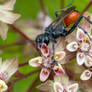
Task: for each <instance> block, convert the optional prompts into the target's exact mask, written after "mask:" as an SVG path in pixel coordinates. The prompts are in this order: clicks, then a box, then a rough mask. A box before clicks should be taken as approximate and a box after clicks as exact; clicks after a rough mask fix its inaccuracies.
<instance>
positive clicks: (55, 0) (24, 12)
mask: <svg viewBox="0 0 92 92" xmlns="http://www.w3.org/2000/svg"><path fill="white" fill-rule="evenodd" d="M89 1H90V0H74V2H73V5H75V6H76V8H77V10H79V11H82V10H83V9H84V8H85V6H86V5H87V4H88V3H89ZM70 2H71V0H65V6H66V5H67V4H68V3H70ZM44 4H45V7H46V10H47V12H48V14H49V16H50V17H51V18H53V19H55V14H54V13H55V11H57V10H58V9H60V7H61V0H44ZM40 11H41V8H40V3H39V0H16V4H15V10H14V12H16V13H19V14H21V18H20V19H34V20H36V19H37V15H38V13H39V12H40ZM88 11H89V12H92V7H90V9H89V10H88ZM18 36H19V34H18V33H16V32H15V31H13V30H12V29H11V28H10V29H9V32H8V36H7V40H5V41H3V40H2V39H1V37H0V45H7V44H11V43H14V42H17V41H18ZM23 48H24V45H23V46H12V47H8V46H6V48H2V49H0V52H1V54H0V57H2V58H3V60H5V59H7V58H12V57H13V56H17V57H18V59H19V63H22V62H25V61H27V60H29V58H30V57H32V54H31V55H30V57H28V58H25V57H24V56H23V52H22V50H23ZM34 69H35V68H32V67H31V68H30V67H29V66H25V67H23V68H20V69H19V70H20V71H21V72H23V73H24V74H26V73H29V72H30V71H33V70H34ZM36 76H37V74H34V75H32V76H30V77H28V78H26V79H23V80H21V81H19V82H17V83H16V84H15V85H14V88H13V89H14V91H11V92H26V91H27V89H28V88H29V85H30V84H31V83H32V81H33V80H34V79H35V78H36ZM38 84H39V83H38ZM32 92H38V91H37V90H36V89H35V87H34V89H33V91H32Z"/></svg>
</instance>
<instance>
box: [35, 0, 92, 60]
mask: <svg viewBox="0 0 92 92" xmlns="http://www.w3.org/2000/svg"><path fill="white" fill-rule="evenodd" d="M72 2H73V0H72ZM72 2H71V3H72ZM71 3H70V4H69V5H71ZM69 5H68V6H69ZM68 6H67V7H68ZM67 7H65V8H64V9H63V10H59V11H57V12H56V13H55V14H56V19H55V20H54V21H53V22H52V23H51V24H50V25H49V26H48V27H47V28H46V29H45V33H43V34H40V35H38V36H37V37H36V47H37V49H38V48H39V47H40V46H41V44H42V43H45V44H47V45H48V44H49V42H50V41H51V42H52V49H53V61H55V59H54V52H55V43H56V39H57V38H59V37H65V36H67V35H69V34H70V33H72V32H73V31H74V29H75V28H76V27H77V26H78V24H79V23H80V21H81V19H82V18H85V19H86V20H87V21H88V22H89V23H91V24H92V22H91V21H90V20H89V19H88V18H86V17H85V16H80V12H79V11H77V10H75V7H74V6H72V7H70V8H68V9H66V8H67ZM61 11H62V13H61V14H60V15H59V14H58V13H59V12H61ZM70 24H73V26H72V27H71V28H70V29H69V30H67V27H68V26H69V25H70ZM83 31H84V32H85V33H86V34H87V32H86V31H85V30H83ZM87 35H88V34H87Z"/></svg>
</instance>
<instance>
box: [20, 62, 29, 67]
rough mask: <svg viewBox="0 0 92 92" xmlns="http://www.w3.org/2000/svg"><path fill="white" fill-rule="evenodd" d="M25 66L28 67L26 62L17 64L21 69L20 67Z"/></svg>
mask: <svg viewBox="0 0 92 92" xmlns="http://www.w3.org/2000/svg"><path fill="white" fill-rule="evenodd" d="M25 65H28V62H25V63H22V64H19V67H22V66H25Z"/></svg>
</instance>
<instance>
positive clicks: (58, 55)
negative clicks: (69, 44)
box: [55, 51, 65, 61]
mask: <svg viewBox="0 0 92 92" xmlns="http://www.w3.org/2000/svg"><path fill="white" fill-rule="evenodd" d="M64 57H65V52H64V51H60V52H57V53H56V54H55V59H56V61H61V60H62V59H63V58H64Z"/></svg>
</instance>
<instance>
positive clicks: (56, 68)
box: [53, 64, 65, 75]
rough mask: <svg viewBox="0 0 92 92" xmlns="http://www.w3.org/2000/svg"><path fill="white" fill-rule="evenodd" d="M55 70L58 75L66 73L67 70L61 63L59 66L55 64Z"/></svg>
mask: <svg viewBox="0 0 92 92" xmlns="http://www.w3.org/2000/svg"><path fill="white" fill-rule="evenodd" d="M53 70H54V72H55V74H56V75H64V74H65V71H64V69H63V68H62V66H61V65H60V64H58V66H57V65H55V66H54V68H53Z"/></svg>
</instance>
